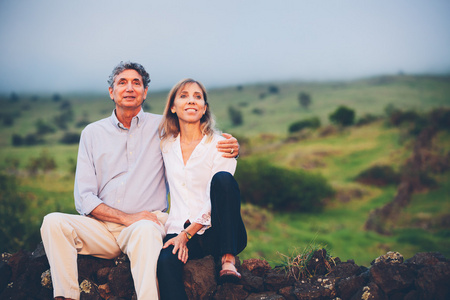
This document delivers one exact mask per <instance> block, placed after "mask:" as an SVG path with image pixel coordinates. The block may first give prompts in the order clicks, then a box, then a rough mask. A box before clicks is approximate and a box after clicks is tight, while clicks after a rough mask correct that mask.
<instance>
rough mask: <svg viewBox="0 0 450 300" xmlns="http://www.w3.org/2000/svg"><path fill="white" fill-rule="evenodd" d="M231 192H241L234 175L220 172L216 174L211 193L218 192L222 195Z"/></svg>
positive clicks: (212, 181)
mask: <svg viewBox="0 0 450 300" xmlns="http://www.w3.org/2000/svg"><path fill="white" fill-rule="evenodd" d="M230 190H237V191H239V187H238V184H237V182H236V179H234V177H233V175H231V173H229V172H225V171H220V172H217V173H216V174H214V176H213V178H212V180H211V192H213V191H216V192H220V193H222V192H227V191H230Z"/></svg>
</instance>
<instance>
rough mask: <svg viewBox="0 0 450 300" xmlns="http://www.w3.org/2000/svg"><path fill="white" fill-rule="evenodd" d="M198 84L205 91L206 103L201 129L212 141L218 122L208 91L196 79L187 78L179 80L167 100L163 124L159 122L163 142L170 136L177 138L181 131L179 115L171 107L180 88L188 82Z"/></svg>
mask: <svg viewBox="0 0 450 300" xmlns="http://www.w3.org/2000/svg"><path fill="white" fill-rule="evenodd" d="M193 83H195V84H197V85H198V86H199V87H200V89H201V90H202V93H203V99H204V100H205V105H206V112H205V114H204V115H203V116H202V118H201V119H200V130H201V131H202V134H203V135H206V136H207V137H208V139H207V141H208V142H209V141H211V139H212V137H213V135H214V132H216V129H215V128H214V126H215V124H216V122H215V120H214V115H213V114H212V112H211V110H210V109H209V103H208V95H207V93H206V88H205V86H204V85H203V84H202V83H201V82H199V81H196V80H194V79H191V78H186V79H183V80H181V81H179V82H178V83H177V84H175V86H174V87H173V88H172V90H171V91H170V93H169V95H168V97H167V102H166V108H164V113H163V118H162V121H161V124H159V127H158V133H159V137H160V138H161V144H162V143H163V142H164V141H165V140H166V139H168V138H171V137H173V138H175V137H177V136H178V134H179V133H180V123H179V120H178V116H177V114H176V113H172V111H171V108H172V106H173V103H174V101H175V97H176V95H177V93H178V91H179V90H181V89H182V88H184V87H185V86H186V85H187V84H193Z"/></svg>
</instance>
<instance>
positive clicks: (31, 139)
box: [23, 133, 44, 146]
mask: <svg viewBox="0 0 450 300" xmlns="http://www.w3.org/2000/svg"><path fill="white" fill-rule="evenodd" d="M23 142H24V145H27V146H33V145H38V144H42V143H44V140H43V139H41V138H40V137H39V136H38V135H37V134H35V133H29V134H27V135H26V136H25V138H24V139H23Z"/></svg>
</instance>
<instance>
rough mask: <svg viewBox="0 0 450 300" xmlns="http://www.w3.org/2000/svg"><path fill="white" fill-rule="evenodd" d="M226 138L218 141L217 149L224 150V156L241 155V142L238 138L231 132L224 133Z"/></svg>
mask: <svg viewBox="0 0 450 300" xmlns="http://www.w3.org/2000/svg"><path fill="white" fill-rule="evenodd" d="M222 135H223V137H224V138H226V140H221V141H219V142H218V143H217V150H218V151H220V152H224V154H222V156H223V157H226V158H233V157H236V156H238V155H239V143H238V140H237V139H236V138H235V137H233V136H232V135H231V134H228V133H222Z"/></svg>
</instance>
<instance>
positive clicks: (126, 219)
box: [90, 203, 161, 227]
mask: <svg viewBox="0 0 450 300" xmlns="http://www.w3.org/2000/svg"><path fill="white" fill-rule="evenodd" d="M90 215H91V216H93V217H94V218H96V219H99V220H101V221H107V222H113V223H117V224H122V225H125V226H127V227H128V226H130V225H131V224H133V223H136V222H137V221H140V220H149V221H153V222H155V223H156V224H158V225H161V223H160V222H159V220H158V218H157V216H156V214H154V213H152V212H149V211H141V212H138V213H134V214H127V213H124V212H123V211H120V210H118V209H115V208H112V207H110V206H108V205H106V204H104V203H102V204H100V205H99V206H97V207H96V208H94V210H92V211H91V213H90Z"/></svg>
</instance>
